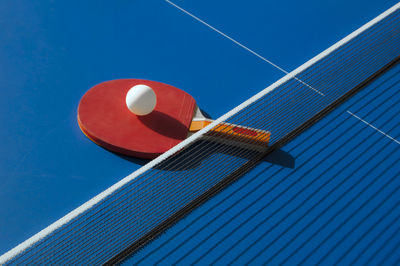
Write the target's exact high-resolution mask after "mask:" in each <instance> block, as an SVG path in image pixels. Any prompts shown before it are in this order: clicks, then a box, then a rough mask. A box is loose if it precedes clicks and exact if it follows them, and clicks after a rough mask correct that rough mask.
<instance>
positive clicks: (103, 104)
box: [78, 79, 196, 159]
mask: <svg viewBox="0 0 400 266" xmlns="http://www.w3.org/2000/svg"><path fill="white" fill-rule="evenodd" d="M138 84H144V85H148V86H150V87H151V88H153V90H154V92H155V93H156V95H157V105H156V107H155V109H154V111H153V112H151V113H150V114H148V115H146V116H136V115H135V114H133V113H131V112H130V111H129V109H128V108H127V107H126V103H125V97H126V93H127V92H128V90H129V89H130V88H131V87H132V86H135V85H138ZM195 105H196V102H195V100H194V99H193V97H192V96H190V95H189V94H187V93H186V92H184V91H182V90H180V89H178V88H175V87H173V86H170V85H167V84H164V83H161V82H156V81H148V80H140V79H119V80H112V81H106V82H103V83H100V84H98V85H96V86H94V87H93V88H91V89H90V90H89V91H87V92H86V94H85V95H84V96H83V97H82V99H81V101H80V103H79V107H78V123H79V126H80V128H81V130H82V131H83V133H85V135H86V136H88V137H89V138H90V139H91V140H93V141H94V142H95V143H97V144H99V145H100V146H102V147H104V148H106V149H109V150H111V151H113V152H117V153H121V154H125V155H128V156H134V157H140V158H146V159H152V158H155V157H157V156H158V155H160V154H162V153H164V152H165V151H167V150H169V149H170V148H172V147H173V146H175V145H176V144H178V143H179V142H181V141H182V140H184V139H185V138H186V137H187V134H188V128H189V126H190V123H191V121H192V117H193V112H194V108H195Z"/></svg>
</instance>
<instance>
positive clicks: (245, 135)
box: [189, 119, 271, 146]
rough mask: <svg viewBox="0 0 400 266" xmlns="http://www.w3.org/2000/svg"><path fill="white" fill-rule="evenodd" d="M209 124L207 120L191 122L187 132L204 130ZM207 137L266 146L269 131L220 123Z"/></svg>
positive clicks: (210, 121)
mask: <svg viewBox="0 0 400 266" xmlns="http://www.w3.org/2000/svg"><path fill="white" fill-rule="evenodd" d="M211 123H212V120H209V119H204V120H197V121H192V123H191V125H190V128H189V131H190V132H196V131H199V130H200V129H202V128H205V127H206V126H208V125H209V124H211ZM208 135H212V136H221V138H228V139H232V140H236V141H240V142H247V143H251V144H259V145H263V146H268V142H269V139H270V136H271V133H270V132H269V131H265V130H261V129H254V128H250V127H245V126H239V125H234V124H230V123H220V124H218V125H217V126H215V127H213V128H212V129H211V130H210V131H209V132H208Z"/></svg>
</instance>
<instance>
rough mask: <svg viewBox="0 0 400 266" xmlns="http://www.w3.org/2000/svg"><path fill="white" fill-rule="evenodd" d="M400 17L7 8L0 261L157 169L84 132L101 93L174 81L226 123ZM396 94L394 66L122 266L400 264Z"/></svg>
mask: <svg viewBox="0 0 400 266" xmlns="http://www.w3.org/2000/svg"><path fill="white" fill-rule="evenodd" d="M396 3H397V2H396V1H373V0H370V1H342V0H340V1H331V2H324V3H321V2H320V1H306V2H304V1H302V2H298V1H284V2H279V3H278V2H276V3H266V2H263V1H250V2H247V3H243V2H232V1H225V0H224V1H218V2H217V3H216V2H215V1H201V2H196V3H194V2H189V1H173V2H169V1H160V0H157V1H156V0H150V1H132V2H126V1H116V2H114V3H109V2H98V1H87V2H79V1H68V2H53V1H41V2H38V3H33V2H31V1H25V0H21V1H17V2H3V3H1V4H0V6H1V8H0V12H1V14H2V16H1V17H2V19H1V20H0V23H1V26H2V27H1V28H2V29H3V33H2V34H0V38H1V43H2V45H1V46H0V62H1V66H2V68H1V69H2V71H0V79H1V81H2V82H1V86H2V89H1V97H0V99H1V104H0V106H1V107H0V108H1V112H0V121H1V122H2V125H3V130H1V132H0V134H1V139H2V143H3V145H2V149H1V152H0V156H1V160H0V176H1V181H2V182H1V186H0V202H1V205H0V254H3V253H6V252H7V251H9V250H10V249H12V248H14V247H15V246H17V245H18V244H20V243H22V242H23V241H25V240H26V239H28V238H30V237H31V236H33V235H34V234H36V233H37V232H39V231H41V230H42V229H44V228H46V227H47V226H48V225H50V224H51V223H53V222H55V221H56V220H58V219H59V218H61V217H63V216H64V215H65V214H67V213H69V212H70V211H72V210H74V209H76V208H77V207H79V206H80V205H81V204H83V203H84V202H87V201H88V200H90V199H91V198H93V197H95V196H96V195H98V194H99V193H101V192H102V191H104V190H106V189H107V188H109V187H110V186H112V185H113V184H115V183H117V182H118V181H119V180H121V179H123V178H124V177H126V176H128V175H129V174H130V173H132V172H133V171H135V170H137V169H139V168H140V167H141V166H143V165H145V164H146V163H148V161H146V160H140V159H134V158H128V157H124V156H120V155H117V154H114V153H110V152H108V151H107V150H104V149H102V148H100V147H99V146H97V145H95V144H94V143H92V142H91V141H90V140H88V139H87V138H86V137H85V136H84V135H83V134H82V132H81V131H80V130H79V127H78V124H77V121H76V108H77V106H78V103H79V99H80V97H82V95H83V94H84V93H85V92H86V90H88V89H89V88H90V87H91V86H93V85H95V84H97V83H100V82H103V81H105V80H111V79H117V78H143V79H151V80H157V81H161V82H165V83H169V84H171V85H174V86H176V87H179V88H181V89H184V90H185V91H187V92H188V93H190V94H191V95H193V96H194V97H195V98H196V100H197V102H198V103H199V104H200V105H201V106H202V107H203V108H204V110H205V111H206V112H207V113H208V114H210V115H211V117H213V118H217V117H219V116H221V115H223V114H224V113H226V112H227V111H229V110H231V109H232V108H234V107H235V106H237V105H239V104H240V103H242V102H243V101H245V100H246V99H248V98H250V97H251V96H253V95H254V94H256V93H258V92H259V91H261V90H263V89H264V88H265V87H267V86H268V85H269V84H271V83H273V82H275V81H276V80H278V79H279V78H281V77H282V76H284V75H285V73H284V72H285V71H287V72H289V71H291V70H293V69H295V68H296V67H297V66H299V65H301V64H303V63H304V62H305V61H307V60H309V59H310V58H312V57H313V56H315V55H316V54H318V53H319V52H321V51H323V50H325V49H326V48H327V47H329V46H330V45H332V44H334V43H335V42H337V41H339V40H340V39H341V38H343V37H345V36H346V35H348V34H349V33H351V32H352V31H354V30H356V29H357V28H359V27H360V26H362V25H363V24H365V23H367V22H368V21H370V20H371V19H373V18H374V17H376V16H378V15H379V14H381V13H382V12H384V11H385V10H387V9H388V8H390V7H392V6H393V5H395V4H396ZM177 7H180V8H181V9H179V8H177ZM182 9H183V10H185V11H187V12H188V13H190V14H192V15H195V16H196V18H199V19H201V21H202V22H205V23H207V25H208V26H207V25H205V24H204V23H202V22H201V21H199V20H196V19H195V18H194V17H193V16H190V15H188V14H187V13H185V12H183V11H182ZM216 30H217V31H220V32H217V31H216ZM221 33H222V34H223V35H221ZM224 35H225V36H224ZM227 37H229V38H227ZM238 44H239V45H238ZM246 48H247V49H246ZM249 50H250V51H249ZM264 59H265V60H264ZM266 61H269V62H270V63H268V62H266ZM271 63H273V64H275V66H274V65H271ZM277 67H278V68H277ZM279 68H280V69H279ZM399 88H400V66H399V65H394V66H393V67H391V68H390V69H389V70H388V71H386V72H385V73H383V74H382V75H380V76H379V77H378V78H376V79H375V80H374V81H373V82H371V83H369V84H368V85H367V86H365V88H363V89H362V90H360V91H359V92H357V93H356V94H355V95H354V96H352V97H350V98H348V99H346V101H344V102H343V103H342V104H341V105H339V106H338V107H337V108H335V109H334V110H333V111H332V112H330V113H329V114H328V115H326V116H325V117H323V119H321V120H320V121H318V122H317V123H315V124H314V125H313V126H311V127H310V128H309V129H308V130H306V131H304V132H302V133H301V134H299V135H298V136H296V137H295V138H294V139H292V140H291V141H289V142H288V143H287V144H286V145H285V146H283V147H282V148H281V149H279V150H276V151H274V152H272V153H271V154H269V155H268V156H267V157H266V158H265V159H264V160H263V161H262V162H261V163H260V164H258V165H257V166H256V167H255V168H254V169H253V170H252V171H250V172H248V173H247V174H245V175H243V176H242V177H241V178H239V179H238V180H237V181H236V182H234V183H233V184H231V185H229V186H227V187H226V188H225V189H224V190H222V191H221V192H220V193H218V194H216V195H215V196H213V197H211V198H210V199H208V200H207V201H206V202H205V203H204V204H202V205H201V206H199V207H198V208H196V209H194V210H193V211H192V212H190V213H189V214H188V215H187V216H185V217H184V218H183V219H181V220H179V221H177V222H176V223H175V224H174V225H173V226H172V227H170V228H169V229H168V230H166V231H165V232H163V233H162V234H160V235H159V236H158V237H157V238H156V239H154V240H153V241H151V242H149V243H148V244H147V245H145V246H144V247H142V248H141V249H140V250H138V251H137V252H135V253H134V254H133V255H132V256H130V257H129V258H128V259H127V260H125V261H124V264H127V265H131V264H138V263H141V264H143V265H148V264H156V263H159V264H181V265H187V264H199V265H202V264H238V265H240V264H246V263H249V264H254V265H258V264H265V263H267V264H277V263H286V264H298V263H303V264H314V263H320V264H325V263H327V264H335V263H342V264H365V263H368V262H369V263H371V264H375V265H378V264H388V265H389V264H399V263H400V255H399V252H398V251H399V249H400V242H399V241H398V239H399V237H400V233H399V230H400V220H399V218H400V208H399V206H400V202H399V200H398V199H399V198H400V197H399V196H400V187H399V186H400V180H399V177H400V173H399V169H400V167H399V166H400V149H399V148H400V142H399V141H400V126H399V125H400V120H399V114H398V112H399V111H400V105H399V103H398V101H399V100H400V98H399V97H400V94H399Z"/></svg>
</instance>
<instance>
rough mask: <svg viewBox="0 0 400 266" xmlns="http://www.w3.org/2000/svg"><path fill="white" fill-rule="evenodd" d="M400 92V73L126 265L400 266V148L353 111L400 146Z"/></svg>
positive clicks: (384, 78)
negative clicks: (322, 265) (341, 265)
mask: <svg viewBox="0 0 400 266" xmlns="http://www.w3.org/2000/svg"><path fill="white" fill-rule="evenodd" d="M399 90H400V66H397V67H395V68H394V69H392V70H391V71H390V72H388V73H387V74H385V75H384V76H382V77H381V78H380V79H378V80H376V81H375V82H374V83H372V84H371V85H369V86H368V87H367V88H365V89H364V90H363V91H361V92H360V93H358V94H357V95H356V96H354V97H353V98H351V99H350V100H349V101H347V102H346V103H344V104H343V105H341V106H340V107H339V108H337V109H336V110H335V111H334V112H332V113H330V114H329V115H328V116H327V117H325V118H324V119H323V120H321V121H320V122H318V123H317V124H315V125H314V126H313V127H311V128H310V129H309V130H307V131H306V132H304V133H303V134H301V135H300V136H299V137H297V138H296V139H294V140H293V141H291V142H290V143H289V144H287V145H286V146H285V147H284V148H283V150H284V151H285V152H286V154H280V155H278V154H277V153H275V154H273V155H271V156H270V157H275V158H274V161H276V163H268V162H265V163H262V164H260V165H259V166H258V167H257V168H256V169H254V170H253V171H252V172H250V173H248V174H247V175H245V176H244V177H243V178H241V179H240V180H239V181H237V182H236V183H234V184H233V185H231V186H230V187H229V188H227V189H226V190H224V191H223V192H222V193H220V194H219V195H217V196H215V197H214V198H212V199H210V200H209V201H208V202H207V203H205V204H204V205H202V206H201V207H200V208H198V209H196V210H195V211H193V212H192V213H191V214H190V215H189V216H187V217H186V218H184V219H183V220H181V221H180V222H178V223H177V224H176V225H175V226H173V227H172V228H171V229H169V230H168V231H167V232H166V233H164V234H163V235H162V236H160V237H159V238H157V239H156V240H154V241H153V242H151V243H150V244H149V245H147V246H146V247H145V248H143V249H142V250H140V251H139V252H138V253H136V254H135V255H134V256H133V257H131V258H130V259H128V260H127V261H125V264H127V265H129V264H137V263H142V264H143V265H149V264H153V263H160V262H162V263H163V264H180V265H188V264H192V263H198V264H199V265H205V264H210V263H220V264H227V265H231V264H232V263H236V264H238V265H240V264H247V263H253V264H255V265H258V264H260V263H266V262H267V263H271V264H273V265H275V264H278V263H279V264H280V263H287V264H288V265H293V264H298V263H300V262H302V263H306V264H315V263H317V262H318V263H329V264H333V263H345V264H353V263H357V264H360V265H362V264H365V263H366V262H370V263H372V264H375V265H382V263H387V265H388V264H392V263H395V264H398V263H399V260H400V253H399V250H400V245H399V241H398V239H399V237H400V200H399V199H400V145H399V144H398V143H396V142H394V141H392V140H390V139H389V138H387V137H386V136H384V135H382V134H381V133H379V132H377V131H375V130H374V129H372V128H370V127H368V126H367V125H365V124H364V123H362V122H360V121H359V120H358V119H356V118H354V117H353V116H351V115H350V114H349V113H348V112H347V111H348V110H349V111H351V112H352V113H355V114H357V115H358V116H359V117H362V118H363V119H365V120H366V121H368V122H369V123H371V124H373V125H375V126H377V127H379V128H380V129H381V130H383V131H385V132H386V133H387V134H389V135H391V136H392V137H395V138H399V137H400V120H399V113H400V105H399V102H400V94H399ZM291 158H293V159H294V161H295V166H294V168H290V167H284V166H281V165H282V164H283V165H285V163H284V162H285V161H290V160H291ZM271 160H272V158H271ZM278 163H280V164H281V165H279V164H278Z"/></svg>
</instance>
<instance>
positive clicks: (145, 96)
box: [125, 84, 157, 115]
mask: <svg viewBox="0 0 400 266" xmlns="http://www.w3.org/2000/svg"><path fill="white" fill-rule="evenodd" d="M125 100H126V106H127V107H128V109H129V110H130V111H131V112H132V113H134V114H135V115H147V114H150V113H151V112H152V111H153V110H154V108H155V107H156V103H157V96H156V94H155V93H154V91H153V89H152V88H150V87H149V86H146V85H142V84H140V85H135V86H133V87H132V88H130V89H129V91H128V93H127V94H126V99H125Z"/></svg>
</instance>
